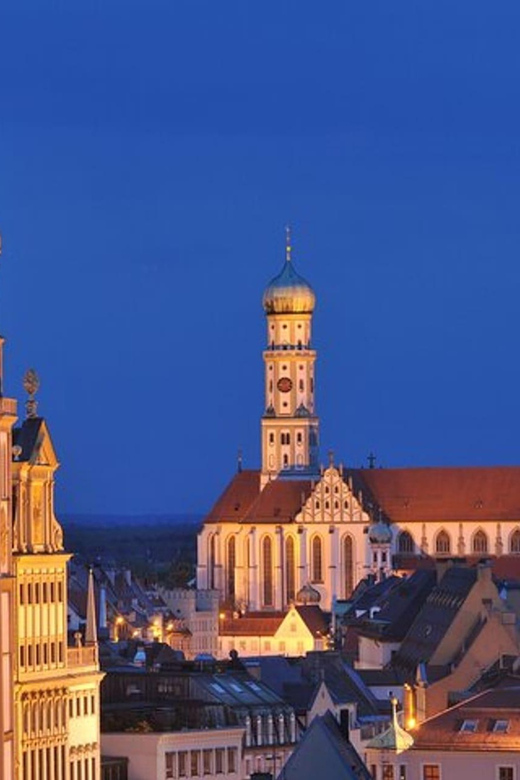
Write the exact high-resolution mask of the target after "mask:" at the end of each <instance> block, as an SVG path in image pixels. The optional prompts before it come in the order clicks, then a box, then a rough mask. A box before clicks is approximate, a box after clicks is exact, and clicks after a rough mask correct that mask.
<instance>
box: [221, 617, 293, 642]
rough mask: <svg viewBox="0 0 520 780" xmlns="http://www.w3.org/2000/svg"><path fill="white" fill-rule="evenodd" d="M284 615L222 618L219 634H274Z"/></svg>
mask: <svg viewBox="0 0 520 780" xmlns="http://www.w3.org/2000/svg"><path fill="white" fill-rule="evenodd" d="M284 618H285V615H284V614H283V612H279V613H277V614H275V615H273V614H270V615H263V614H260V615H252V614H251V613H249V614H248V615H247V617H240V618H224V619H223V620H222V621H221V624H220V626H219V636H274V635H275V634H276V632H277V630H278V629H279V628H280V626H281V625H282V623H283V620H284Z"/></svg>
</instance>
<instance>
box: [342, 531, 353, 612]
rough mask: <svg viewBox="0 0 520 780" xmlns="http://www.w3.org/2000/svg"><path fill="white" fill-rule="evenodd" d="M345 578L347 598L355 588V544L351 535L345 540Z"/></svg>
mask: <svg viewBox="0 0 520 780" xmlns="http://www.w3.org/2000/svg"><path fill="white" fill-rule="evenodd" d="M343 580H344V583H345V598H347V599H348V598H349V596H350V594H351V593H352V591H353V590H354V545H353V542H352V537H351V536H345V538H344V540H343Z"/></svg>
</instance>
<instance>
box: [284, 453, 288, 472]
mask: <svg viewBox="0 0 520 780" xmlns="http://www.w3.org/2000/svg"><path fill="white" fill-rule="evenodd" d="M288 466H289V458H288V457H287V455H284V456H283V467H284V469H286V468H287V467H288Z"/></svg>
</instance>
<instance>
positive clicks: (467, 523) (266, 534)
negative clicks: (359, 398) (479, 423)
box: [197, 239, 520, 613]
mask: <svg viewBox="0 0 520 780" xmlns="http://www.w3.org/2000/svg"><path fill="white" fill-rule="evenodd" d="M263 307H264V311H265V315H266V325H267V333H266V348H265V350H264V353H263V359H264V367H265V379H264V381H265V408H264V414H263V416H262V420H261V468H260V469H258V470H242V469H239V471H238V472H237V473H236V474H235V475H234V477H233V478H232V479H231V482H230V483H229V485H228V486H227V487H226V489H225V490H224V492H223V493H222V495H221V496H220V497H219V498H218V500H217V501H216V503H215V504H214V506H213V507H212V509H211V510H210V512H209V514H208V515H207V517H206V519H205V521H204V525H203V528H202V530H201V532H200V534H199V538H198V566H197V587H198V588H199V589H216V590H218V591H219V592H220V597H221V602H222V603H223V604H225V605H227V606H229V607H230V608H232V609H233V610H236V611H238V612H242V613H245V612H256V611H266V612H270V611H280V610H286V609H287V608H288V607H289V606H290V605H291V604H292V603H294V602H298V601H304V602H306V603H309V601H310V602H314V603H319V604H320V606H321V607H322V608H323V609H326V610H330V609H331V607H332V604H333V602H334V600H335V599H344V598H348V596H349V595H350V594H351V592H352V590H353V589H354V588H355V586H356V584H357V583H358V582H359V581H360V580H361V579H362V578H364V577H366V575H367V574H368V573H373V574H374V575H375V576H376V577H377V576H382V575H384V574H386V573H389V572H390V571H391V570H400V569H405V568H409V567H412V568H413V567H414V565H415V564H416V563H417V561H418V559H420V558H425V557H428V556H432V557H449V556H466V557H470V558H471V557H472V556H474V557H476V558H477V557H482V556H491V557H493V556H497V557H504V556H508V558H514V559H515V561H516V562H517V563H518V565H519V568H520V468H519V467H515V466H511V467H492V468H486V467H474V468H395V469H394V468H388V469H386V468H385V469H379V468H378V469H375V468H366V469H351V468H346V467H343V466H341V465H336V464H334V462H333V459H332V457H330V458H329V463H328V465H327V466H326V467H325V468H324V467H320V466H319V460H318V443H319V418H318V416H317V413H316V402H315V393H316V382H315V363H316V352H315V350H314V349H313V348H312V319H313V312H314V307H315V295H314V292H313V290H312V288H311V286H310V285H309V284H308V283H307V282H306V281H305V280H304V279H303V278H302V277H301V276H300V275H299V274H298V273H297V272H296V270H295V268H294V263H293V259H292V257H291V245H290V241H289V239H288V240H287V245H286V258H285V263H284V266H283V269H282V271H281V272H280V273H279V274H278V276H276V277H275V278H274V279H272V281H271V282H270V283H269V285H268V286H267V288H266V290H265V292H264V296H263ZM517 556H518V558H517Z"/></svg>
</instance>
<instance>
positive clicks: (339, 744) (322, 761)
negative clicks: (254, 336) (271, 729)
mask: <svg viewBox="0 0 520 780" xmlns="http://www.w3.org/2000/svg"><path fill="white" fill-rule="evenodd" d="M317 777H324V778H334V780H356V779H357V780H370V778H371V775H370V773H369V772H368V770H367V768H366V767H365V765H364V764H363V762H362V760H361V758H360V757H359V756H358V754H357V753H356V751H355V749H354V747H353V746H352V745H351V744H350V742H348V741H347V739H346V738H345V737H344V736H343V734H342V733H341V730H340V728H339V726H338V723H337V721H336V719H335V718H334V717H333V716H332V715H331V713H330V712H327V713H326V714H325V715H323V716H320V715H318V716H317V717H315V718H314V720H313V721H312V723H311V725H310V726H309V728H308V729H307V731H306V732H305V734H304V735H303V738H302V740H301V742H300V743H299V744H298V745H297V746H296V748H295V749H294V751H293V753H292V754H291V756H290V758H289V760H288V761H287V763H286V764H285V766H284V769H283V778H284V780H315V779H316V778H317Z"/></svg>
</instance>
